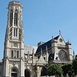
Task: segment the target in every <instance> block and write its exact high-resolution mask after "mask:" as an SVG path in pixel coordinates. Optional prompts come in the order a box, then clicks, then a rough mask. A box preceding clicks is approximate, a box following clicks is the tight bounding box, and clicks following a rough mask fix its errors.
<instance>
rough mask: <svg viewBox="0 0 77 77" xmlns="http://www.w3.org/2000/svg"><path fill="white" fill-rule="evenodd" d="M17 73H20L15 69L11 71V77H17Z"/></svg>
mask: <svg viewBox="0 0 77 77" xmlns="http://www.w3.org/2000/svg"><path fill="white" fill-rule="evenodd" d="M17 72H18V70H17V68H16V67H13V68H12V69H11V77H17Z"/></svg>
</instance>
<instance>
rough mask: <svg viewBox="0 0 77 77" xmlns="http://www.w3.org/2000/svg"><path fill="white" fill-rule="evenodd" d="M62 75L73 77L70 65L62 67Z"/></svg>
mask: <svg viewBox="0 0 77 77" xmlns="http://www.w3.org/2000/svg"><path fill="white" fill-rule="evenodd" d="M62 70H63V75H64V76H66V74H68V75H69V76H70V77H73V72H74V71H73V68H72V64H65V65H63V66H62Z"/></svg>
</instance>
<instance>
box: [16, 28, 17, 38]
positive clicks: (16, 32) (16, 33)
mask: <svg viewBox="0 0 77 77" xmlns="http://www.w3.org/2000/svg"><path fill="white" fill-rule="evenodd" d="M16 37H17V29H16Z"/></svg>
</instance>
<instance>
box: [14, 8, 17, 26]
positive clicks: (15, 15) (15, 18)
mask: <svg viewBox="0 0 77 77" xmlns="http://www.w3.org/2000/svg"><path fill="white" fill-rule="evenodd" d="M17 24H18V10H17V9H16V10H15V14H14V25H15V26H17Z"/></svg>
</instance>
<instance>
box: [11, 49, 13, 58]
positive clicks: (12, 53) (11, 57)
mask: <svg viewBox="0 0 77 77" xmlns="http://www.w3.org/2000/svg"><path fill="white" fill-rule="evenodd" d="M11 58H13V50H12V51H11Z"/></svg>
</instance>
